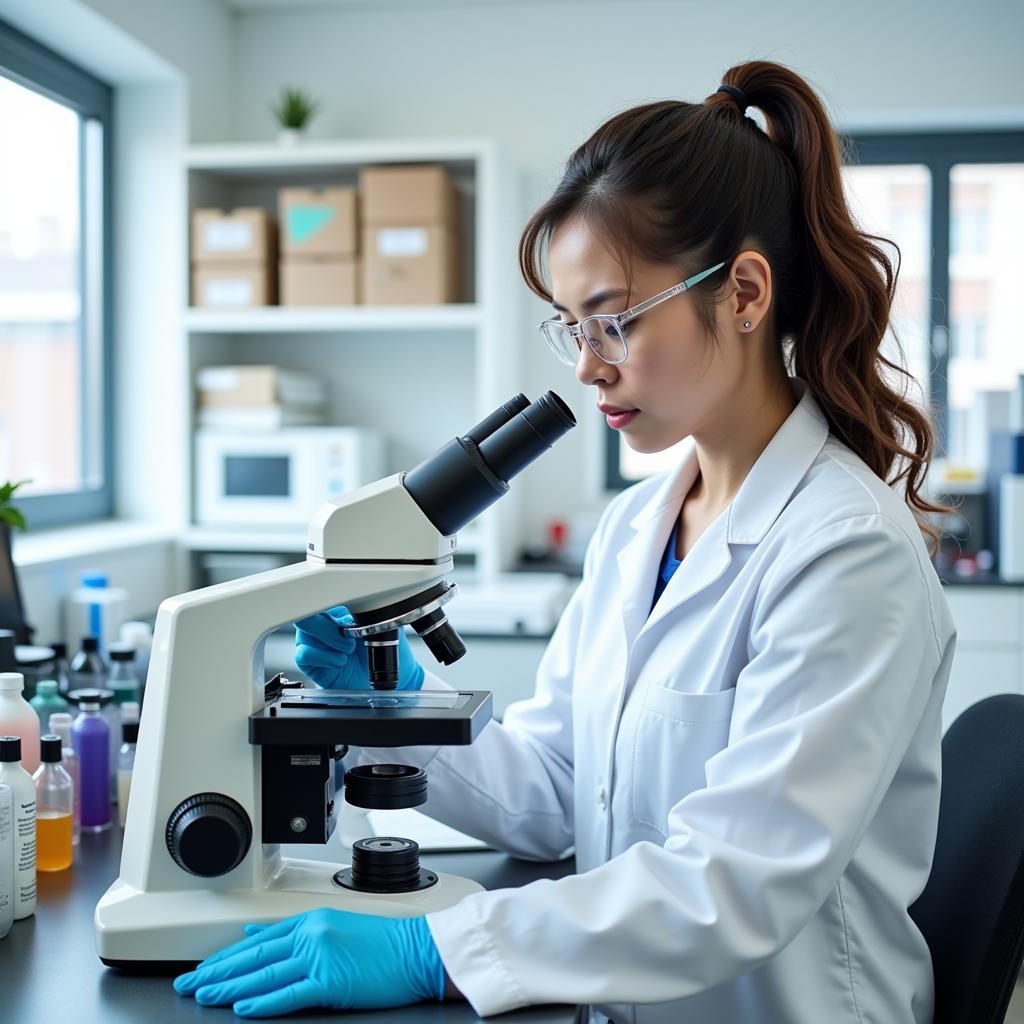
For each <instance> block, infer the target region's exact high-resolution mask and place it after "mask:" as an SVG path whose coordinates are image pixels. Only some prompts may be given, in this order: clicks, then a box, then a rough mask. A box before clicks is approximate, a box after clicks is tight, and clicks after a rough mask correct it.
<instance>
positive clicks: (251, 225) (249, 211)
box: [192, 206, 277, 263]
mask: <svg viewBox="0 0 1024 1024" xmlns="http://www.w3.org/2000/svg"><path fill="white" fill-rule="evenodd" d="M275 243H276V230H275V225H274V221H273V218H272V217H271V216H270V214H269V213H267V211H266V210H264V209H263V208H262V207H259V206H240V207H238V209H237V210H231V211H230V212H225V211H224V210H214V209H198V210H193V211H192V262H193V263H244V262H253V263H258V262H267V261H269V262H271V263H274V262H276V261H277V251H276V245H275Z"/></svg>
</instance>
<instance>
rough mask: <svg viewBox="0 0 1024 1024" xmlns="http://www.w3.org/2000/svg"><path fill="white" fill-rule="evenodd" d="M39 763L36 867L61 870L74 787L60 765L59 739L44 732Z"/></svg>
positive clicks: (67, 857)
mask: <svg viewBox="0 0 1024 1024" xmlns="http://www.w3.org/2000/svg"><path fill="white" fill-rule="evenodd" d="M40 748H41V749H40V753H41V755H42V762H43V763H42V764H41V765H40V766H39V768H38V769H37V770H36V773H35V775H34V776H33V778H34V779H35V782H36V870H37V871H64V870H65V869H66V868H69V867H71V838H72V828H73V823H74V808H75V805H74V800H75V790H74V783H73V782H72V781H71V776H70V775H68V773H67V772H66V771H65V770H64V769H63V768H62V767H61V752H62V751H61V740H60V737H59V736H54V735H47V736H44V737H42V740H41V742H40Z"/></svg>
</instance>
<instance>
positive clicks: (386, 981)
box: [177, 61, 955, 1024]
mask: <svg viewBox="0 0 1024 1024" xmlns="http://www.w3.org/2000/svg"><path fill="white" fill-rule="evenodd" d="M748 104H749V105H753V106H757V107H759V108H760V109H761V110H762V111H763V113H764V115H765V118H766V122H767V129H768V130H767V134H766V133H765V132H762V131H761V129H760V128H759V127H758V126H757V125H756V124H755V122H753V121H752V120H750V119H748V118H746V117H745V116H744V111H745V109H746V107H747V105H748ZM545 249H546V253H547V263H548V266H549V269H550V279H551V285H552V287H551V290H550V293H549V292H548V289H547V287H546V285H545V282H544V276H543V274H542V272H541V264H542V257H543V255H544V252H545ZM520 263H521V266H522V268H523V271H524V274H525V277H526V280H527V282H528V283H529V284H530V286H531V287H532V288H533V290H534V291H536V292H537V293H538V294H541V295H544V296H545V297H546V298H548V299H550V300H551V301H552V303H553V306H554V309H555V311H556V312H557V313H558V316H557V318H553V320H552V321H548V322H546V323H545V324H544V325H542V328H543V331H544V333H545V337H546V338H547V340H548V342H549V344H550V346H551V347H552V348H553V349H554V351H555V352H556V354H557V355H558V356H559V357H561V358H562V359H564V360H565V361H566V362H569V363H572V364H574V365H575V367H576V375H577V377H578V379H579V380H580V381H581V382H582V383H583V384H586V385H589V386H591V387H592V388H593V389H594V392H595V398H596V401H597V403H598V408H599V409H601V411H602V412H604V413H605V414H606V416H607V418H608V422H609V424H610V425H611V426H612V427H613V428H614V429H617V430H621V431H622V432H623V435H624V437H625V438H626V441H627V443H628V444H629V445H630V446H631V447H632V448H634V449H635V450H637V451H641V452H657V451H663V450H665V449H667V448H669V447H670V446H672V445H674V444H676V443H677V442H679V441H680V440H681V439H683V438H690V439H691V440H690V441H689V442H688V443H687V444H688V446H687V447H686V448H685V450H684V453H683V455H682V457H681V458H680V460H679V462H678V464H677V466H676V467H675V468H674V469H672V470H671V471H669V472H668V473H665V474H663V475H661V476H659V477H655V478H653V479H650V480H647V481H644V482H642V483H640V484H638V485H636V486H635V487H632V488H630V489H628V490H626V491H625V492H623V493H622V494H621V495H619V496H617V497H616V498H615V499H614V500H613V501H612V502H611V503H610V505H609V506H608V508H607V510H606V511H605V513H604V515H603V517H602V519H601V521H600V524H599V525H598V527H597V530H596V532H595V535H594V537H593V539H592V540H591V542H590V545H589V548H588V550H587V555H586V560H585V565H584V574H583V581H582V583H581V585H580V587H579V588H578V590H577V592H576V594H575V595H574V597H573V598H572V600H571V601H570V603H569V605H568V607H567V608H566V611H565V613H564V615H563V616H562V619H561V621H560V623H559V625H558V628H557V629H556V631H555V634H554V636H553V637H552V640H551V643H550V645H549V647H548V649H547V651H546V653H545V655H544V658H543V661H542V663H541V666H540V669H539V672H538V677H537V689H536V694H535V696H534V697H533V698H532V699H530V700H527V701H524V702H521V703H519V704H517V705H514V706H513V707H512V708H510V709H509V711H508V713H507V715H506V717H505V720H504V723H503V724H500V725H499V724H498V723H491V724H489V725H488V726H487V728H486V729H485V730H484V732H483V734H482V735H481V737H480V738H479V739H478V741H477V742H476V743H475V744H473V745H472V746H471V747H453V748H441V749H420V748H417V749H415V750H406V751H403V758H402V760H404V761H408V762H411V763H415V764H419V765H421V766H427V765H429V767H430V778H431V790H430V792H431V797H430V801H429V803H428V804H427V806H426V808H425V809H426V810H427V811H428V812H429V813H431V814H433V815H434V816H436V817H437V818H439V819H441V820H442V821H445V822H447V823H449V824H451V825H453V826H455V827H456V828H459V829H462V830H464V831H467V832H471V833H473V834H475V835H477V836H480V837H482V838H484V839H487V840H488V841H490V842H491V843H492V844H494V845H495V846H497V847H499V848H501V849H504V850H507V851H509V852H511V853H514V854H516V855H518V856H522V857H527V858H540V859H551V858H556V857H560V856H562V855H564V854H565V853H567V851H569V850H570V848H573V847H574V848H575V853H576V865H577V874H576V875H573V876H570V877H567V878H563V879H561V880H558V881H539V882H535V883H533V884H532V885H528V886H525V887H523V888H521V889H516V890H502V891H497V892H487V893H479V894H476V895H474V896H471V897H469V898H467V899H465V900H464V901H463V902H462V903H460V904H459V905H457V906H456V907H453V908H451V909H449V910H446V911H443V912H440V913H434V914H430V915H427V916H426V917H425V918H413V919H408V920H405V921H394V920H384V919H377V918H371V917H365V916H362V915H355V914H345V913H341V912H339V911H327V910H321V911H315V912H313V913H312V914H307V915H301V916H300V917H298V918H292V919H291V920H289V921H285V922H281V923H279V924H276V925H273V926H271V927H270V928H267V929H265V930H262V931H257V930H256V929H250V930H251V931H252V932H253V934H251V937H250V938H249V939H246V940H244V941H243V942H242V943H240V944H238V945H237V946H234V947H231V948H230V949H228V950H225V951H223V952H222V953H220V954H218V955H217V956H215V957H213V958H211V960H210V961H207V962H206V963H205V964H204V965H202V966H201V967H200V968H199V970H198V971H197V972H194V973H193V974H190V975H188V976H187V977H186V979H185V980H181V979H179V982H178V983H177V984H178V986H179V990H181V991H187V992H195V993H196V994H197V998H198V999H199V1000H200V1001H201V1002H208V1003H225V1002H234V1003H235V1010H236V1012H238V1013H241V1014H243V1015H267V1014H272V1013H279V1012H286V1011H289V1010H292V1009H296V1008H299V1007H301V1006H306V1005H329V1006H382V1005H398V1004H401V1003H407V1002H412V1001H415V1000H417V999H428V998H441V997H442V996H443V995H444V994H445V990H446V988H447V994H448V995H454V994H457V993H461V994H462V995H464V996H465V998H467V999H468V1000H469V1001H470V1002H471V1004H472V1005H473V1007H474V1008H475V1009H476V1010H477V1011H478V1012H479V1013H481V1014H485V1015H486V1014H493V1013H500V1012H503V1011H505V1010H509V1009H512V1008H514V1007H518V1006H522V1005H526V1004H531V1003H546V1002H571V1003H579V1004H587V1005H590V1006H591V1007H592V1010H591V1014H592V1017H593V1019H595V1020H603V1019H605V1016H606V1017H608V1018H611V1019H613V1020H615V1021H617V1022H619V1024H622V1022H625V1021H637V1022H643V1024H647V1022H652V1024H653V1022H658V1024H660V1022H673V1024H678V1022H690V1021H692V1022H701V1024H703V1022H716V1024H717V1022H726V1021H740V1020H742V1021H747V1022H755V1021H756V1022H764V1024H784V1022H785V1024H804V1022H806V1024H821V1022H822V1021H828V1022H829V1024H839V1022H845V1021H849V1022H851V1024H855V1022H856V1024H865V1022H868V1021H872V1022H882V1021H884V1022H885V1024H903V1022H908V1024H909V1022H912V1021H915V1022H919V1024H924V1022H926V1021H931V1019H932V1013H933V982H932V968H931V961H930V958H929V953H928V949H927V946H926V945H925V942H924V939H923V937H922V936H921V934H920V932H919V931H918V930H917V928H916V927H915V925H914V923H913V921H912V920H911V918H910V916H909V914H908V908H909V907H910V906H911V905H912V904H913V902H914V901H915V900H916V898H917V897H918V895H919V894H920V892H921V891H922V889H923V887H924V885H925V882H926V880H927V878H928V873H929V869H930V865H931V858H932V853H933V848H934V841H935V834H936V822H937V815H938V806H939V765H940V760H939V753H940V732H941V730H940V710H941V706H942V699H943V695H944V692H945V687H946V681H947V678H948V674H949V668H950V662H951V658H952V654H953V648H954V641H955V630H954V628H953V624H952V621H951V618H950V614H949V610H948V607H947V605H946V601H945V598H944V597H943V594H942V590H941V587H940V585H939V582H938V580H937V578H936V575H935V573H934V571H933V569H932V566H931V564H930V562H929V559H928V550H927V546H926V543H925V541H924V539H923V537H922V529H924V530H926V531H927V527H926V526H925V525H924V517H925V515H926V514H927V513H928V512H929V511H933V510H934V508H935V506H932V505H930V504H929V503H928V502H927V501H926V500H925V498H924V497H923V496H922V494H921V486H922V482H923V476H924V473H925V470H926V467H927V462H928V459H929V456H930V454H931V450H932V435H931V431H930V427H929V425H928V422H927V421H926V419H925V418H924V417H923V416H922V414H921V413H920V412H919V411H918V410H917V409H916V408H915V407H914V405H912V404H911V403H910V402H909V401H908V400H907V399H906V398H905V397H904V395H905V391H906V384H907V379H906V378H905V375H903V373H902V371H900V369H899V368H898V367H897V366H895V365H894V364H893V363H891V362H889V361H888V360H887V359H886V358H885V357H883V356H882V354H881V352H880V345H881V341H882V337H883V334H884V333H885V331H886V328H887V326H888V319H889V313H890V305H891V302H892V298H893V294H894V289H895V276H894V274H893V271H892V267H891V265H890V263H889V261H888V259H887V257H886V256H885V255H884V253H883V252H882V251H881V249H879V248H878V247H877V246H876V245H875V244H874V243H873V241H872V239H871V236H867V235H864V234H862V233H861V232H860V231H858V230H857V228H856V227H855V225H854V224H853V222H852V220H851V216H850V213H849V210H848V208H847V204H846V200H845V198H844V195H843V189H842V181H841V175H840V158H839V152H838V145H837V139H836V135H835V133H834V131H833V129H832V127H831V126H830V124H829V121H828V119H827V116H826V114H825V111H824V109H823V107H822V105H821V103H820V101H819V100H818V98H817V97H816V96H815V94H814V93H813V91H812V90H811V88H810V87H809V86H808V85H807V84H806V82H804V81H803V80H802V79H801V78H799V77H798V76H797V75H795V74H794V73H792V72H791V71H789V70H787V69H786V68H784V67H781V66H779V65H777V64H772V63H767V62H761V61H755V62H751V63H747V64H743V65H740V66H738V67H735V68H733V69H732V70H731V71H730V72H729V73H728V74H727V75H726V84H725V85H723V86H722V87H721V88H720V89H719V90H717V91H716V92H715V93H713V94H712V95H711V96H710V97H708V99H707V100H706V101H705V102H704V103H703V104H696V105H694V104H688V103H677V102H661V103H653V104H649V105H646V106H641V107H637V108H634V109H632V110H628V111H626V112H625V113H622V114H620V115H618V116H616V117H614V118H612V119H611V120H610V121H609V122H607V123H606V124H604V125H603V126H602V127H601V128H599V129H598V130H597V132H595V134H594V135H593V136H592V137H591V138H590V139H588V140H587V141H586V142H585V143H584V144H583V145H582V146H581V147H580V148H579V149H578V150H577V151H576V152H575V153H574V154H573V155H572V156H571V158H570V160H569V164H568V168H567V170H566V172H565V176H564V178H563V180H562V182H561V184H560V185H559V186H558V188H557V189H556V191H555V194H554V195H553V197H552V198H551V199H550V200H549V201H548V202H547V203H546V204H545V205H544V206H543V207H542V208H541V209H540V210H539V211H538V212H537V213H536V214H535V215H534V217H533V218H532V219H531V221H530V222H529V224H528V225H527V228H526V230H525V233H524V235H523V238H522V242H521V246H520ZM588 318H590V319H588ZM343 615H344V609H333V610H332V612H330V613H327V614H324V615H320V616H314V617H312V618H311V619H307V620H304V621H303V622H301V623H299V624H298V626H299V632H298V643H299V649H298V654H297V661H298V664H299V666H300V667H301V668H302V669H303V670H304V671H306V672H307V673H308V674H309V675H310V676H311V677H312V678H313V679H315V680H316V681H317V682H319V683H320V684H321V685H328V686H343V687H344V686H351V685H357V684H358V682H362V681H364V680H365V679H366V669H365V652H364V651H363V650H356V649H355V642H354V641H351V640H347V639H341V638H340V637H339V635H338V630H337V622H338V621H339V620H340V619H341V618H342V617H343ZM402 663H403V665H404V666H405V670H404V671H405V676H404V678H403V680H402V685H403V686H406V687H417V686H420V685H427V686H432V687H439V686H444V683H443V682H441V681H440V680H439V679H437V678H436V677H434V676H433V675H429V674H428V675H426V682H425V683H424V672H423V669H422V668H421V667H420V666H418V665H417V664H416V663H415V661H414V659H413V658H412V656H411V655H410V653H409V651H408V649H406V650H404V651H403V652H402ZM363 685H365V683H363ZM362 757H363V759H364V760H366V761H374V760H381V761H384V760H392V759H393V751H387V750H381V751H373V750H366V751H363V753H362ZM268 964H269V966H267V965H268ZM602 1015H605V1016H602Z"/></svg>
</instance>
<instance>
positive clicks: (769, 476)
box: [629, 377, 828, 544]
mask: <svg viewBox="0 0 1024 1024" xmlns="http://www.w3.org/2000/svg"><path fill="white" fill-rule="evenodd" d="M790 385H791V387H792V388H793V392H794V396H795V397H796V398H797V405H796V408H795V409H794V410H793V411H792V412H791V413H790V414H789V416H788V417H787V418H786V420H785V422H784V423H783V424H782V426H781V427H779V429H778V431H777V432H776V434H775V436H774V437H773V438H772V439H771V441H770V442H769V443H768V447H767V448H765V450H764V451H763V452H762V453H761V455H760V457H759V458H758V460H757V462H755V463H754V465H753V467H752V468H751V470H750V472H749V473H748V474H747V478H746V479H745V480H744V481H743V483H742V484H741V485H740V489H739V491H737V493H736V496H735V497H734V498H733V500H732V503H731V505H730V507H729V511H728V527H727V531H726V539H727V540H728V542H729V543H730V544H758V543H760V542H761V541H762V540H763V539H764V536H765V534H766V533H767V532H768V530H769V529H770V528H771V525H772V523H774V522H775V520H776V519H778V518H779V516H780V515H781V513H782V510H783V509H784V508H785V507H786V502H787V501H789V499H790V497H792V494H793V492H794V491H795V490H796V488H797V485H798V484H799V483H800V481H801V480H802V479H803V478H804V476H805V474H806V473H807V471H808V469H810V467H811V464H812V463H813V462H814V460H815V459H816V458H817V457H818V454H819V453H820V452H821V449H822V448H823V447H824V445H825V440H826V438H827V437H828V423H827V421H826V420H825V416H824V414H823V413H822V411H821V408H820V407H819V406H818V403H817V402H816V401H815V400H814V396H813V395H812V394H811V389H810V388H809V387H808V386H807V383H806V381H804V380H802V379H801V378H799V377H790ZM697 471H698V465H697V453H696V445H695V444H694V441H693V438H688V439H687V443H686V444H685V445H684V446H683V453H682V455H681V456H680V459H679V462H678V463H677V464H676V465H675V467H674V468H673V469H671V470H670V471H669V473H668V475H667V476H666V478H665V480H664V481H663V483H662V485H661V486H660V487H659V488H658V490H657V491H655V493H654V495H653V496H652V497H651V498H650V500H649V501H648V502H647V503H646V504H645V505H644V506H643V507H642V508H641V509H640V511H639V512H637V513H636V515H634V516H633V518H632V519H631V520H630V521H629V525H630V526H631V527H632V528H633V529H634V530H640V529H641V528H642V527H643V526H644V524H645V523H647V522H649V521H650V520H651V519H655V518H658V517H659V513H662V512H664V511H665V510H666V508H668V507H670V506H672V507H674V508H675V510H676V512H678V511H679V509H680V508H681V507H682V503H683V499H684V498H685V497H686V495H687V494H688V493H689V491H690V488H691V487H692V486H693V482H694V480H696V479H697Z"/></svg>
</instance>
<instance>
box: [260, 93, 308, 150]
mask: <svg viewBox="0 0 1024 1024" xmlns="http://www.w3.org/2000/svg"><path fill="white" fill-rule="evenodd" d="M319 109H320V103H319V101H318V100H316V99H314V97H312V96H311V95H310V94H309V93H307V92H305V91H304V90H302V89H296V88H293V87H291V86H285V88H283V89H282V90H281V95H280V97H279V99H278V101H277V103H276V104H274V105H273V106H272V107H271V110H272V111H273V113H274V117H276V118H277V123H278V124H279V125H280V128H279V130H278V133H277V141H278V142H280V143H283V144H284V145H286V146H292V145H295V143H296V142H299V141H300V140H301V139H302V137H303V134H304V133H305V129H306V125H307V124H308V123H309V120H310V118H311V117H312V116H313V115H314V114H315V113H316V112H317V111H318V110H319Z"/></svg>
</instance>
